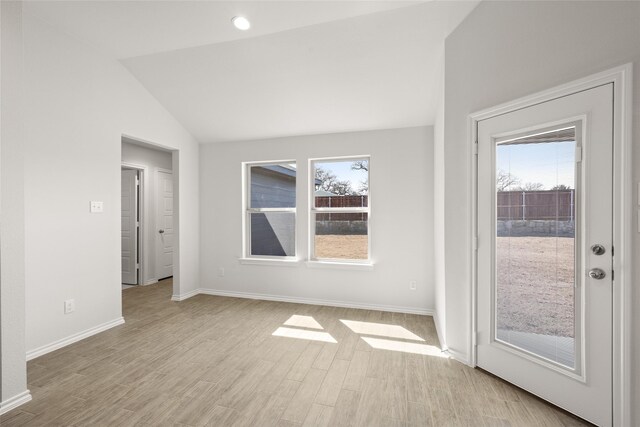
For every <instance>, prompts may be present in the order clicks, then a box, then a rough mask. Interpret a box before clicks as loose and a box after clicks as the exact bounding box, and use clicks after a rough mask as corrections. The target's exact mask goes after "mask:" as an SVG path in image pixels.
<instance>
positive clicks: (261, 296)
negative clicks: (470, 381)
mask: <svg viewBox="0 0 640 427" xmlns="http://www.w3.org/2000/svg"><path fill="white" fill-rule="evenodd" d="M199 291H200V293H201V294H204V295H217V296H222V297H234V298H248V299H257V300H263V301H279V302H290V303H295V304H309V305H325V306H328V307H345V308H357V309H362V310H378V311H388V312H392V313H405V314H420V315H425V316H432V315H433V310H432V309H427V308H413V307H400V306H393V305H378V304H362V303H356V302H348V301H335V300H322V299H316V298H302V297H288V296H282V295H270V294H254V293H249V292H236V291H224V290H218V289H208V288H200V289H199Z"/></svg>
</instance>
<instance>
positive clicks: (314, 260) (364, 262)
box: [308, 154, 373, 266]
mask: <svg viewBox="0 0 640 427" xmlns="http://www.w3.org/2000/svg"><path fill="white" fill-rule="evenodd" d="M356 160H367V162H368V164H369V170H368V171H367V179H368V191H367V196H368V198H367V206H366V207H362V208H316V206H315V204H316V203H315V202H316V200H315V191H316V186H315V182H316V180H315V178H316V177H315V173H316V163H327V162H343V161H356ZM308 188H309V260H310V263H309V266H314V264H315V265H318V264H333V265H337V266H339V265H350V266H372V265H373V263H372V261H371V155H369V154H366V155H360V156H343V157H323V158H314V159H309V185H308ZM320 213H366V214H367V258H366V259H348V258H318V257H316V254H315V246H316V245H315V236H316V233H315V228H316V222H315V215H316V214H320Z"/></svg>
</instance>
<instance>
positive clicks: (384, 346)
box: [361, 337, 449, 359]
mask: <svg viewBox="0 0 640 427" xmlns="http://www.w3.org/2000/svg"><path fill="white" fill-rule="evenodd" d="M361 338H362V339H363V340H364V341H365V342H366V343H367V344H369V345H370V346H371V347H373V348H375V349H377V350H390V351H400V352H402V353H412V354H421V355H424V356H435V357H443V358H447V359H448V358H449V356H448V355H447V354H446V353H443V352H442V350H440V349H439V348H438V347H436V346H434V345H427V344H417V343H413V342H404V341H394V340H385V339H381V338H370V337H361Z"/></svg>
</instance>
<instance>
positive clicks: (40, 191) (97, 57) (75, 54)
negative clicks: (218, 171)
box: [24, 16, 199, 351]
mask: <svg viewBox="0 0 640 427" xmlns="http://www.w3.org/2000/svg"><path fill="white" fill-rule="evenodd" d="M24 47H25V50H24V61H25V67H24V68H25V74H24V78H25V85H24V86H25V92H24V97H25V102H24V105H25V109H24V140H25V154H26V159H27V161H26V165H25V207H26V209H25V221H26V292H27V295H26V301H27V315H26V343H27V345H26V347H27V350H30V351H32V350H34V349H38V348H40V347H42V346H47V345H49V344H52V343H55V342H56V341H58V340H61V339H63V338H65V337H69V336H72V335H74V334H78V333H80V332H82V331H86V330H88V329H90V328H94V327H96V326H98V325H101V324H104V323H106V322H110V321H113V320H115V319H118V318H119V317H120V316H121V285H120V282H121V271H120V268H121V266H120V251H121V248H120V164H121V137H122V135H123V134H125V135H128V136H131V137H135V138H137V139H141V140H144V141H150V142H153V143H155V144H158V145H161V146H163V147H164V148H168V149H177V150H179V153H178V155H177V156H174V157H175V159H176V160H174V164H173V170H174V173H175V172H176V171H177V172H178V174H179V175H180V178H179V183H178V185H177V186H176V187H177V188H178V191H179V200H180V206H179V210H178V219H177V221H178V224H179V229H180V234H179V236H177V239H178V245H179V249H180V258H179V259H177V260H175V263H176V264H177V266H176V269H177V270H178V271H179V280H177V282H178V283H176V287H177V288H178V289H177V292H178V293H180V292H185V291H188V290H190V289H196V288H198V287H199V282H198V273H199V268H198V260H199V254H198V250H199V242H198V213H199V207H198V149H199V147H198V144H197V142H196V141H195V140H194V139H193V138H192V137H191V135H190V134H189V133H188V132H187V131H185V129H184V128H183V127H182V126H181V125H180V124H179V123H178V122H177V121H176V120H175V119H174V118H173V117H172V116H171V115H170V114H169V113H168V112H167V111H166V110H165V109H164V108H163V107H161V106H160V104H159V103H158V102H157V101H156V100H155V99H154V98H153V97H152V96H151V95H150V94H149V93H148V92H147V91H146V90H145V89H144V88H143V87H142V86H141V85H140V84H139V83H138V82H137V81H136V80H135V79H134V78H133V77H132V76H131V75H130V74H129V73H128V72H127V71H126V69H125V68H124V67H123V66H122V65H121V64H120V63H118V62H117V61H115V60H111V59H107V57H105V56H102V55H101V54H100V52H97V51H96V50H95V49H94V48H92V47H90V46H86V45H84V44H82V43H80V42H78V41H76V40H75V39H73V38H70V37H69V36H67V35H65V34H62V33H60V32H58V31H57V30H54V29H52V28H51V27H50V26H48V25H47V24H46V23H44V22H41V21H39V20H37V19H36V18H33V17H31V16H25V19H24ZM90 200H102V201H104V213H102V214H90V213H89V201H90ZM69 298H73V299H75V302H76V311H75V313H72V314H69V315H65V314H64V313H63V301H64V300H66V299H69Z"/></svg>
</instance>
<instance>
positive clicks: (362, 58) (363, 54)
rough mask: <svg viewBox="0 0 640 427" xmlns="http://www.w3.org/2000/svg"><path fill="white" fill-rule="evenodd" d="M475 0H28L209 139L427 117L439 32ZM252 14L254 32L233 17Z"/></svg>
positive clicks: (437, 70)
mask: <svg viewBox="0 0 640 427" xmlns="http://www.w3.org/2000/svg"><path fill="white" fill-rule="evenodd" d="M476 5H477V1H469V2H464V1H446V2H445V1H431V2H415V1H413V2H408V1H374V2H371V1H252V2H244V1H234V2H223V1H194V2H191V1H172V2H160V1H131V2H126V1H68V2H60V1H43V2H39V1H33V2H27V4H26V6H25V9H26V12H27V13H30V14H33V15H35V16H37V17H39V18H40V19H42V20H44V21H46V22H48V23H49V24H51V25H53V26H56V27H58V28H60V29H61V30H62V31H64V32H66V33H68V34H70V35H72V36H75V37H77V38H80V39H82V40H83V41H84V42H86V43H89V44H91V45H93V46H95V47H96V49H99V50H101V51H103V52H104V54H106V55H110V56H112V57H114V58H116V59H119V60H121V61H122V63H123V64H124V66H125V67H127V68H128V69H129V71H130V72H131V73H132V74H133V75H134V76H136V77H137V78H138V80H139V81H140V82H141V83H142V84H143V85H144V86H145V87H146V88H147V89H148V90H149V91H150V92H151V93H152V94H153V95H154V96H155V97H156V98H157V99H158V100H159V101H160V102H161V103H162V104H163V105H164V107H165V108H166V109H167V110H168V111H169V112H171V113H172V114H173V115H174V116H175V117H176V118H177V119H178V120H179V121H181V123H182V124H183V125H184V126H185V127H186V128H187V129H188V130H189V131H190V132H191V133H192V134H193V135H194V136H195V137H196V138H197V139H198V140H199V141H200V142H202V143H210V142H221V141H237V140H249V139H263V138H271V137H279V136H289V135H308V134H318V133H332V132H342V131H356V130H369V129H381V128H396V127H406V126H419V125H427V124H432V123H433V121H434V116H435V111H436V106H437V100H438V90H439V85H440V83H441V77H442V76H441V73H442V66H443V61H444V39H445V38H446V36H447V35H448V34H449V33H450V32H451V31H453V29H454V28H455V27H456V26H457V25H458V24H459V23H460V22H461V21H462V20H463V19H464V18H465V17H466V15H467V14H468V13H469V12H470V11H471V10H472V9H473V8H474V7H475V6H476ZM236 15H243V16H246V17H248V18H249V19H250V20H251V23H252V27H251V29H250V30H249V31H246V32H242V31H239V30H237V29H235V28H234V27H233V26H232V25H231V18H232V17H233V16H236Z"/></svg>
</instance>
